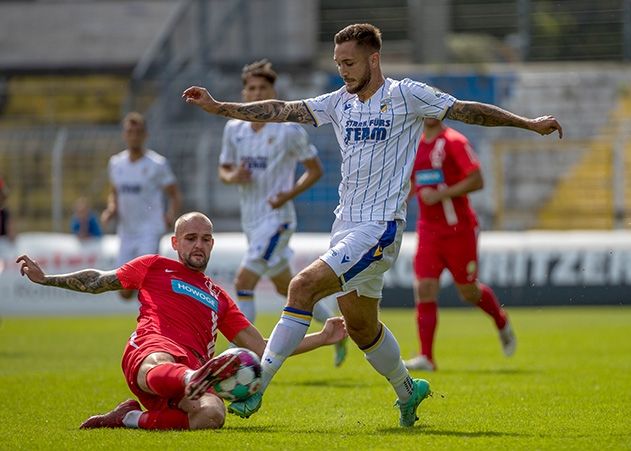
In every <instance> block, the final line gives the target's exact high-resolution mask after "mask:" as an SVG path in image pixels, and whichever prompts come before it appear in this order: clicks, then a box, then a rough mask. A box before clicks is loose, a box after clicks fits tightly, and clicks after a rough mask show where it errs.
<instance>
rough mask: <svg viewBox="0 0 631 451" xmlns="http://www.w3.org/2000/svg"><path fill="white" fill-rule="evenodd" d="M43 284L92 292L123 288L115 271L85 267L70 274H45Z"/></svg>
mask: <svg viewBox="0 0 631 451" xmlns="http://www.w3.org/2000/svg"><path fill="white" fill-rule="evenodd" d="M43 285H50V286H53V287H59V288H66V289H68V290H74V291H81V292H83V293H93V294H97V293H103V292H105V291H112V290H120V289H121V288H123V286H122V285H121V283H120V280H118V277H117V276H116V271H99V270H96V269H85V270H83V271H77V272H73V273H70V274H60V275H56V276H46V280H45V281H44V283H43Z"/></svg>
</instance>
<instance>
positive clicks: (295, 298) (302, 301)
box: [287, 274, 317, 308]
mask: <svg viewBox="0 0 631 451" xmlns="http://www.w3.org/2000/svg"><path fill="white" fill-rule="evenodd" d="M316 291H317V290H316V284H315V281H314V279H312V278H311V277H309V276H308V275H304V274H298V275H297V276H295V277H294V278H293V279H291V282H289V288H288V290H287V294H288V297H289V299H288V301H290V302H291V303H292V304H296V306H301V307H303V308H311V307H313V304H315V300H314V295H315V292H316Z"/></svg>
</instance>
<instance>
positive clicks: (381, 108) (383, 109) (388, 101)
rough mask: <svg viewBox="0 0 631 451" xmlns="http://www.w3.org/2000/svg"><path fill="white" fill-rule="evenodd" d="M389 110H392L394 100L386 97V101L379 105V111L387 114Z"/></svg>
mask: <svg viewBox="0 0 631 451" xmlns="http://www.w3.org/2000/svg"><path fill="white" fill-rule="evenodd" d="M388 108H392V98H390V97H386V98H385V99H382V100H381V104H380V105H379V111H381V112H382V113H385V112H386V111H388Z"/></svg>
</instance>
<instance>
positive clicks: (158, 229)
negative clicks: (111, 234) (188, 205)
mask: <svg viewBox="0 0 631 451" xmlns="http://www.w3.org/2000/svg"><path fill="white" fill-rule="evenodd" d="M108 173H109V178H110V183H111V184H112V186H113V187H114V188H115V189H116V199H117V202H118V224H117V232H118V234H119V235H121V236H143V235H151V236H155V235H161V234H163V233H165V232H166V224H165V222H164V214H165V208H164V207H165V204H164V188H165V187H167V186H169V185H173V184H174V183H175V175H173V171H171V166H170V165H169V162H168V161H167V159H166V158H164V157H163V156H162V155H160V154H158V153H156V152H154V151H153V150H149V149H147V150H146V151H145V154H144V155H143V156H142V157H141V158H139V159H138V160H136V161H131V160H130V159H129V150H123V151H122V152H119V153H117V154H116V155H112V157H111V158H110V161H109V163H108Z"/></svg>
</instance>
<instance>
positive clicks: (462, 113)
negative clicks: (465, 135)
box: [445, 100, 563, 138]
mask: <svg viewBox="0 0 631 451" xmlns="http://www.w3.org/2000/svg"><path fill="white" fill-rule="evenodd" d="M445 118H446V119H453V120H455V121H460V122H464V123H466V124H475V125H484V126H486V127H501V126H505V127H518V128H523V129H526V130H532V131H533V132H537V133H539V134H540V135H549V134H550V133H553V132H555V131H558V132H559V138H562V137H563V129H562V128H561V124H559V122H558V121H557V120H556V119H555V118H554V116H541V117H537V118H535V119H528V118H526V117H522V116H518V115H516V114H514V113H511V112H510V111H507V110H504V109H502V108H500V107H498V106H495V105H489V104H488V103H480V102H465V101H460V100H458V101H456V102H455V103H454V104H453V105H452V106H451V107H450V108H449V111H447V115H446V116H445Z"/></svg>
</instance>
